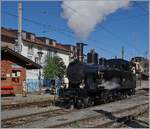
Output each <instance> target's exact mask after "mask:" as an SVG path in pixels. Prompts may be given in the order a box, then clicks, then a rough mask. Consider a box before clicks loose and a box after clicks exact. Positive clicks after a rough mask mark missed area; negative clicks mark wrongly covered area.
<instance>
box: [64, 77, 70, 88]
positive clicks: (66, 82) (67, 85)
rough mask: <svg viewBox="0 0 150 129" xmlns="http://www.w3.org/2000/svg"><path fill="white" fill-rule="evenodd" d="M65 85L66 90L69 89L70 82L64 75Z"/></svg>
mask: <svg viewBox="0 0 150 129" xmlns="http://www.w3.org/2000/svg"><path fill="white" fill-rule="evenodd" d="M63 85H64V88H65V89H67V88H68V87H69V80H68V78H67V77H66V76H65V75H64V78H63Z"/></svg>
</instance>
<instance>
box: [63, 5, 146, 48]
mask: <svg viewBox="0 0 150 129" xmlns="http://www.w3.org/2000/svg"><path fill="white" fill-rule="evenodd" d="M65 6H67V7H68V8H69V9H71V10H72V11H73V12H74V13H76V14H78V15H80V16H84V17H85V15H83V14H81V13H79V12H78V11H77V10H76V9H74V8H72V7H70V6H68V5H67V4H65ZM144 15H147V14H144ZM97 27H101V28H102V29H103V30H105V31H106V32H107V33H109V34H111V35H112V36H113V37H114V38H116V39H119V40H120V41H121V42H122V43H125V44H128V41H126V40H125V39H122V38H121V37H120V36H119V35H116V34H114V33H113V32H111V31H110V30H109V29H107V28H106V27H104V26H103V25H102V24H99V25H97ZM130 45H132V46H133V44H130ZM121 46H122V45H121ZM128 49H130V50H131V49H135V48H134V46H133V48H131V47H130V48H128Z"/></svg>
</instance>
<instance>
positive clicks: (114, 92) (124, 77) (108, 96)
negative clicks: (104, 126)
mask: <svg viewBox="0 0 150 129" xmlns="http://www.w3.org/2000/svg"><path fill="white" fill-rule="evenodd" d="M131 67H132V64H131V62H128V61H126V60H123V59H109V60H102V62H101V63H99V64H85V63H82V62H80V61H78V60H75V61H74V62H72V63H70V64H69V66H68V68H67V77H68V79H69V87H68V88H66V89H65V88H64V89H60V97H59V100H58V101H57V105H58V104H59V105H61V106H62V105H63V106H65V107H68V108H69V107H76V108H85V107H89V106H93V105H96V104H99V103H106V102H110V101H115V100H120V99H124V98H126V97H127V96H130V95H133V94H135V87H136V79H135V75H134V74H133V73H132V72H131Z"/></svg>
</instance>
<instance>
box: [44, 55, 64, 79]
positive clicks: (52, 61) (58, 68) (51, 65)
mask: <svg viewBox="0 0 150 129" xmlns="http://www.w3.org/2000/svg"><path fill="white" fill-rule="evenodd" d="M65 70H66V66H65V64H64V62H63V60H62V58H60V57H58V56H54V57H47V59H46V62H45V66H44V68H43V76H44V78H45V79H56V78H59V79H61V78H62V77H63V75H64V74H65Z"/></svg>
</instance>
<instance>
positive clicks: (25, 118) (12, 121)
mask: <svg viewBox="0 0 150 129" xmlns="http://www.w3.org/2000/svg"><path fill="white" fill-rule="evenodd" d="M69 112H71V111H70V110H67V109H56V110H51V111H46V112H39V113H34V114H30V115H22V116H17V117H12V118H8V119H2V120H1V126H2V127H4V128H9V127H15V126H19V125H22V124H26V123H30V122H34V121H38V120H40V119H46V118H48V117H54V116H57V115H62V114H65V113H69Z"/></svg>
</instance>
